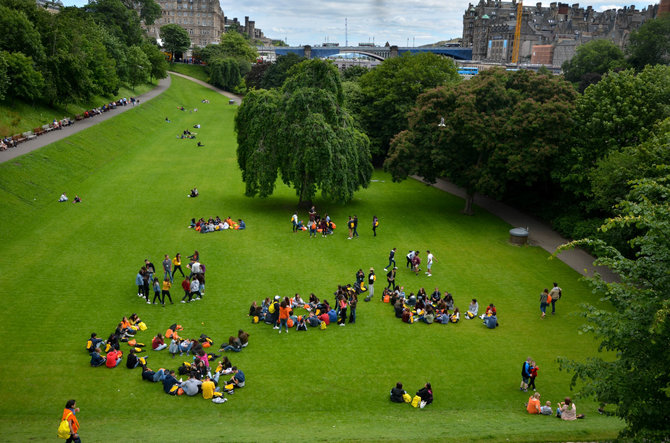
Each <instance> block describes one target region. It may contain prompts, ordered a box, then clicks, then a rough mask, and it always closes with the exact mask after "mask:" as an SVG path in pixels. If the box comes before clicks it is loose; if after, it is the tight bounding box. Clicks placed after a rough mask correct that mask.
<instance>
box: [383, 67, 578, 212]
mask: <svg viewBox="0 0 670 443" xmlns="http://www.w3.org/2000/svg"><path fill="white" fill-rule="evenodd" d="M575 95H576V94H575V92H574V90H573V89H572V86H571V85H570V84H569V83H567V82H565V81H563V80H561V79H559V78H557V77H554V76H546V75H541V74H535V73H533V72H531V71H516V72H512V73H509V72H505V71H503V70H500V69H490V70H487V71H484V72H482V73H480V74H479V75H477V76H475V77H474V78H473V79H471V80H469V81H467V82H462V83H460V84H459V85H458V86H457V87H449V86H446V87H439V88H437V89H433V90H431V91H428V92H426V93H424V94H423V95H420V96H419V98H418V100H417V105H416V107H415V108H414V110H413V111H412V112H411V113H410V117H409V129H407V130H405V131H403V132H401V133H399V134H398V135H397V136H396V137H395V138H394V139H393V142H392V143H391V150H390V152H389V157H388V159H387V160H386V162H385V164H384V166H385V168H386V169H387V170H389V171H391V173H392V174H393V177H394V179H396V180H401V179H405V178H407V176H408V175H411V174H419V175H421V176H422V177H424V180H426V181H427V182H430V183H432V182H434V181H435V179H436V178H438V177H439V176H440V175H442V174H444V175H446V176H447V177H448V178H449V179H450V180H451V181H453V182H454V183H456V184H457V185H459V186H462V187H464V188H465V190H466V192H467V194H468V198H467V199H466V207H465V212H466V213H468V214H471V213H472V200H473V197H474V194H475V193H476V192H480V193H484V194H486V195H491V196H493V197H498V198H499V197H502V196H503V195H504V194H505V191H506V190H507V188H508V185H509V184H510V183H521V184H523V185H524V186H535V185H538V186H543V185H544V184H545V182H546V181H547V179H548V177H549V174H550V172H551V165H552V162H553V160H554V159H555V158H556V157H557V156H558V155H559V153H560V152H561V150H562V149H563V148H565V147H566V146H567V142H568V141H569V138H567V137H566V134H569V132H570V129H571V127H572V125H573V120H572V113H573V111H574V101H575ZM442 119H443V122H441V120H442ZM438 124H443V126H438ZM555 128H563V129H564V130H565V131H556V129H555Z"/></svg>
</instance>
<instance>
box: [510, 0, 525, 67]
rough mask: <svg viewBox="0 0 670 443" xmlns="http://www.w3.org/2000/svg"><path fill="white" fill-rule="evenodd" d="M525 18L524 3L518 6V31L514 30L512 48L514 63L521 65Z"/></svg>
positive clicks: (519, 1) (520, 2)
mask: <svg viewBox="0 0 670 443" xmlns="http://www.w3.org/2000/svg"><path fill="white" fill-rule="evenodd" d="M522 16H523V1H521V0H518V3H517V4H516V29H514V46H512V63H514V64H518V63H519V46H520V44H521V17H522Z"/></svg>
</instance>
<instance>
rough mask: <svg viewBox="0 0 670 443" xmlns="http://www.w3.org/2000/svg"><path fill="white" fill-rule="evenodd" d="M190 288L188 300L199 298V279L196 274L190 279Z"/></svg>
mask: <svg viewBox="0 0 670 443" xmlns="http://www.w3.org/2000/svg"><path fill="white" fill-rule="evenodd" d="M190 290H191V292H190V293H189V297H188V301H191V300H194V299H195V300H197V299H199V298H200V280H198V277H197V276H195V277H193V280H191V287H190ZM196 297H197V298H196Z"/></svg>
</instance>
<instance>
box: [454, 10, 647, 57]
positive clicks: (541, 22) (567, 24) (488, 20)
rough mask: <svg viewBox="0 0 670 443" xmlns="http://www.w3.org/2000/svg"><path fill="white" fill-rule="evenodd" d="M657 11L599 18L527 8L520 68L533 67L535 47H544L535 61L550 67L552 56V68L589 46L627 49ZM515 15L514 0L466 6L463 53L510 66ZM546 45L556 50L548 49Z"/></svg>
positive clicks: (588, 13) (611, 13) (609, 13)
mask: <svg viewBox="0 0 670 443" xmlns="http://www.w3.org/2000/svg"><path fill="white" fill-rule="evenodd" d="M657 11H658V5H650V6H648V7H646V8H644V9H642V10H639V9H636V8H635V6H630V7H624V8H623V9H618V10H615V9H610V10H607V11H604V12H596V11H595V10H594V9H593V7H591V6H588V7H586V8H580V7H579V4H578V3H576V4H573V5H572V6H570V5H568V4H566V3H556V2H553V3H550V4H549V7H544V6H542V3H537V4H535V6H523V15H522V19H521V39H520V44H519V62H520V63H529V62H531V58H532V54H533V47H534V46H542V48H538V50H536V51H535V53H536V59H538V60H539V59H540V58H541V59H542V60H543V62H546V61H548V58H547V57H548V56H549V53H551V64H552V65H554V66H560V65H561V64H562V63H563V61H565V60H568V59H570V58H572V56H573V55H574V52H575V48H576V47H577V46H579V45H580V44H582V43H586V42H588V41H590V40H595V39H609V40H611V41H612V42H614V43H615V44H616V45H617V46H619V47H620V48H622V49H623V48H624V46H625V45H626V44H627V42H628V37H629V35H630V33H631V32H632V31H634V30H636V29H637V28H639V27H640V25H641V24H642V23H644V22H645V21H646V20H649V19H651V18H654V17H655V16H656V14H657ZM516 14H517V1H516V0H512V1H511V2H503V1H499V0H480V1H479V3H478V4H477V5H476V6H474V5H472V4H469V5H468V9H466V11H465V13H464V14H463V47H466V48H472V59H473V60H481V61H491V62H497V63H509V62H511V60H512V50H513V44H514V31H515V29H516ZM548 45H549V46H551V47H553V50H551V51H550V50H549V49H548V48H546V46H548ZM539 54H541V57H539ZM542 64H545V63H542Z"/></svg>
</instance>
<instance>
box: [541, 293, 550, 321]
mask: <svg viewBox="0 0 670 443" xmlns="http://www.w3.org/2000/svg"><path fill="white" fill-rule="evenodd" d="M548 300H549V289H547V288H544V291H542V294H540V312H541V315H540V317H541V318H544V317H545V316H546V315H547V305H548V304H549V301H548Z"/></svg>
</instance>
